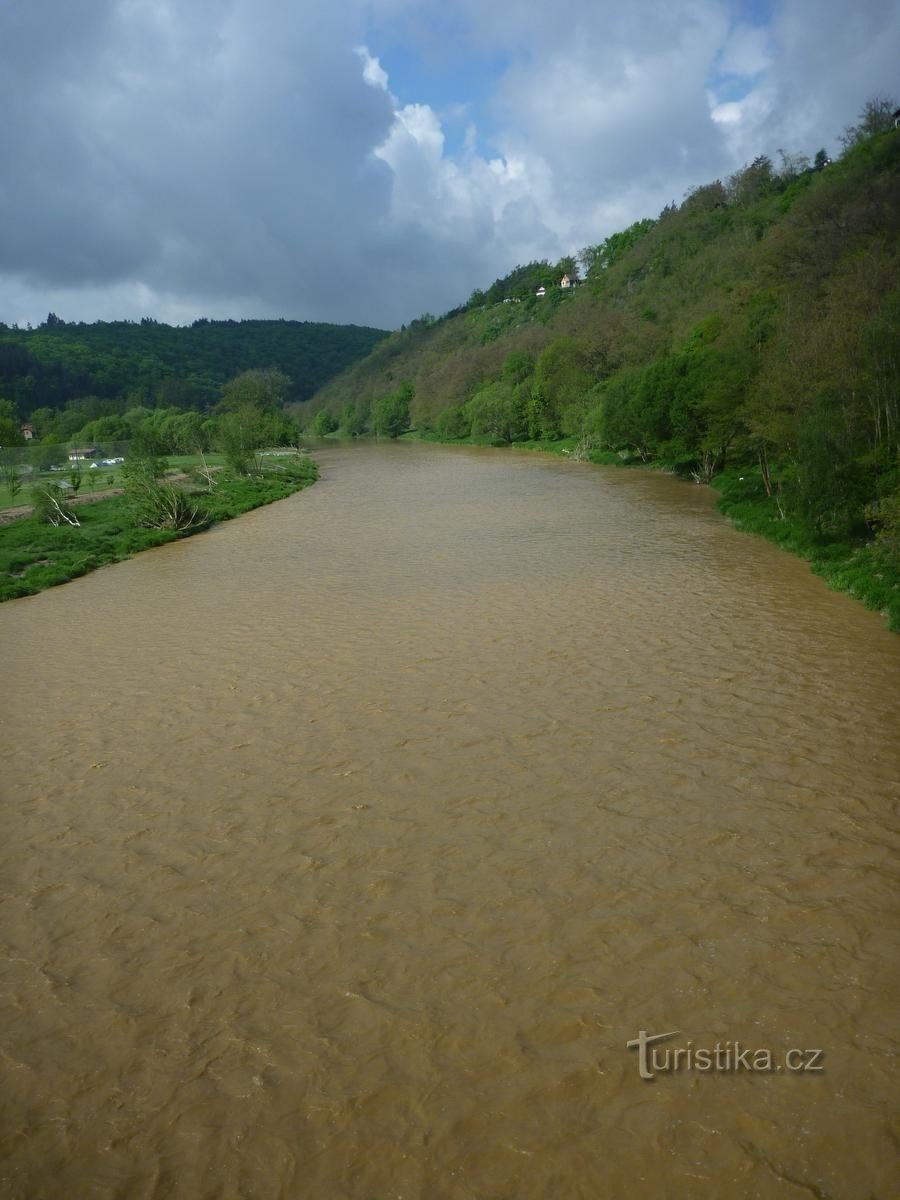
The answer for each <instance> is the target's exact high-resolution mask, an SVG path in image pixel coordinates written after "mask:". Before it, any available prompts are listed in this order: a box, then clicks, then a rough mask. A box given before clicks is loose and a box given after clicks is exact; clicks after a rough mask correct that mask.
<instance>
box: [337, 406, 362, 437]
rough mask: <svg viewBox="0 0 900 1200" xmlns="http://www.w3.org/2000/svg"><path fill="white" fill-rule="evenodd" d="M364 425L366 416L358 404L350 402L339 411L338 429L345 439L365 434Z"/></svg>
mask: <svg viewBox="0 0 900 1200" xmlns="http://www.w3.org/2000/svg"><path fill="white" fill-rule="evenodd" d="M366 424H367V422H366V415H365V413H364V412H363V410H362V408H361V407H360V406H359V405H358V404H354V403H353V401H350V403H348V404H345V405H344V407H343V408H342V409H341V424H340V428H341V429H342V430H343V431H344V433H346V435H347V437H359V435H360V434H361V433H365V432H366Z"/></svg>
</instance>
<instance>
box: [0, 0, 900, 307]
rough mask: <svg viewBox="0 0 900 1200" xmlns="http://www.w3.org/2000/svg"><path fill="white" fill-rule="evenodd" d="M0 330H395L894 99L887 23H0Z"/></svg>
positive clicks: (800, 13) (588, 0) (700, 9)
mask: <svg viewBox="0 0 900 1200" xmlns="http://www.w3.org/2000/svg"><path fill="white" fill-rule="evenodd" d="M0 56H2V67H3V69H2V71H0V102H2V104H3V111H4V114H5V119H4V122H3V123H2V126H0V154H2V161H3V163H4V171H3V174H2V177H0V319H2V320H6V321H14V320H20V321H21V320H26V319H27V320H32V321H36V320H39V319H41V318H42V317H43V316H44V315H45V314H46V312H47V311H48V310H49V309H53V310H54V311H56V312H58V313H59V314H60V315H61V316H64V317H67V318H68V319H78V318H79V317H83V318H85V319H92V318H94V317H98V316H102V317H105V318H112V317H115V316H127V317H138V316H141V315H144V314H149V315H154V316H158V317H160V318H162V319H169V320H189V319H191V318H193V317H194V316H197V315H201V314H206V315H210V316H241V315H259V316H266V315H273V316H275V315H285V316H291V317H299V318H303V319H312V320H315V319H321V320H335V321H351V320H352V321H359V322H365V323H369V324H377V325H396V324H399V323H400V322H401V321H408V320H409V319H411V317H413V316H415V315H417V314H418V313H421V312H423V311H426V310H427V311H432V312H440V311H443V310H445V309H446V308H449V307H451V306H453V305H455V304H457V303H459V302H461V301H462V300H464V299H465V297H466V296H467V295H468V294H469V292H470V291H471V290H472V289H473V288H474V287H476V286H483V285H486V284H488V283H490V281H491V280H492V279H493V278H494V277H495V276H496V275H498V274H502V273H505V272H506V271H507V270H509V269H510V268H511V267H512V266H514V265H515V264H516V263H517V262H521V261H526V260H527V259H529V258H532V257H544V256H547V257H551V258H555V257H558V256H559V255H561V254H563V253H567V252H570V251H572V250H575V249H578V248H579V247H580V246H582V245H584V244H586V243H590V242H596V241H599V240H601V239H602V238H603V237H604V236H606V235H607V234H608V233H610V232H612V231H613V230H615V229H618V228H622V227H623V226H625V225H627V224H629V223H630V222H631V221H633V220H636V219H638V218H639V217H642V216H647V215H651V216H652V215H655V214H656V213H657V212H658V211H659V210H660V208H661V207H662V206H663V205H664V204H665V203H667V202H668V201H670V200H673V199H675V200H677V199H680V197H681V196H682V195H683V194H684V192H685V190H686V189H687V188H688V187H690V186H692V185H696V184H699V183H703V182H706V181H708V180H710V179H713V178H715V177H717V176H719V175H724V174H728V173H730V172H731V171H733V170H735V169H736V168H737V167H739V166H740V165H741V164H742V163H743V162H744V161H747V160H749V159H750V158H753V157H755V156H756V155H757V154H759V153H761V152H767V153H770V154H773V155H774V154H775V152H776V150H777V149H778V148H779V147H784V148H785V149H787V150H789V151H795V150H804V151H806V152H807V153H812V152H814V151H815V150H816V149H818V147H819V146H820V145H826V146H827V147H828V148H829V149H834V148H835V145H836V135H837V133H838V132H839V130H840V129H841V128H842V127H843V126H845V125H846V124H848V123H849V122H850V121H852V120H853V119H854V117H855V115H856V113H857V111H858V110H859V108H860V107H861V105H862V103H863V102H864V101H865V99H866V98H867V97H868V96H869V95H871V94H873V93H875V92H878V91H889V90H890V88H891V87H892V86H893V83H894V79H893V75H894V69H895V64H896V62H897V61H898V60H900V14H898V12H897V10H896V6H895V5H893V4H891V3H885V2H882V0H861V2H860V3H857V4H856V5H852V6H850V5H846V4H844V3H843V2H842V0H841V2H840V3H839V2H838V0H815V3H814V2H813V0H781V2H780V3H776V4H775V5H774V10H773V15H772V18H771V20H769V21H767V22H766V23H765V24H763V23H761V22H760V21H759V20H758V19H756V18H754V16H753V13H752V12H750V11H749V10H747V11H746V12H744V13H741V12H740V11H738V12H735V9H734V6H733V5H732V3H731V2H730V0H635V2H634V3H632V4H629V5H622V4H617V5H613V4H609V3H607V4H602V3H599V4H598V3H597V2H596V0H557V3H555V4H554V5H552V6H551V5H548V4H547V3H546V0H516V3H515V4H513V3H512V0H495V3H493V4H490V5H486V4H483V3H482V2H481V0H458V2H457V3H455V4H454V5H453V6H449V7H448V6H441V5H438V3H437V0H346V2H345V3H344V4H342V5H340V6H338V5H334V4H327V3H325V2H324V0H306V3H304V4H302V5H298V4H296V3H295V2H294V0H266V2H265V3H264V4H263V5H261V6H260V5H258V4H251V3H250V0H194V2H193V3H191V4H190V5H184V4H176V3H175V2H174V0H84V2H83V3H82V4H79V5H77V6H73V5H71V4H68V3H65V2H64V0H30V3H29V4H28V5H7V6H4V7H3V8H2V9H0Z"/></svg>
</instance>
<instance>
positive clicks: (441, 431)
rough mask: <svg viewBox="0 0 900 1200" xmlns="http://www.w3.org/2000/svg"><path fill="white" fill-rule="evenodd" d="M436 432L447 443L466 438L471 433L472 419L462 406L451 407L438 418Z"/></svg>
mask: <svg viewBox="0 0 900 1200" xmlns="http://www.w3.org/2000/svg"><path fill="white" fill-rule="evenodd" d="M437 432H438V435H439V436H440V437H441V438H446V439H447V440H448V441H453V440H455V439H456V438H464V437H468V436H469V434H470V433H471V432H472V418H471V416H470V415H469V413H468V412H467V410H466V409H465V408H464V407H463V406H462V405H459V404H454V405H451V407H450V408H445V409H444V411H443V412H442V413H441V415H440V416H439V417H438V420H437Z"/></svg>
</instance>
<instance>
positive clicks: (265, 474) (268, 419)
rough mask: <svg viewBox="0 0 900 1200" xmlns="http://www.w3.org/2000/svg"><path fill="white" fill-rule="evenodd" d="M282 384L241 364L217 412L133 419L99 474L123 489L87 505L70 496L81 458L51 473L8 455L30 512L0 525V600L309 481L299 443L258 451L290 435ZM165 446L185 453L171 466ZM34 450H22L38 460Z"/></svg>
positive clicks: (7, 464) (12, 478)
mask: <svg viewBox="0 0 900 1200" xmlns="http://www.w3.org/2000/svg"><path fill="white" fill-rule="evenodd" d="M283 387H284V382H283V380H282V379H281V378H280V377H279V374H278V373H277V372H245V373H244V374H243V375H241V376H238V377H237V378H236V379H235V380H232V381H231V382H230V383H228V384H227V385H226V387H225V388H224V390H223V398H222V401H221V403H220V405H219V408H218V411H217V412H215V413H214V414H211V415H208V416H206V417H202V416H201V415H200V414H199V413H189V414H181V415H180V417H179V418H177V419H176V418H171V417H165V418H164V419H163V420H162V421H160V422H159V423H158V425H154V423H153V421H152V420H150V421H149V422H147V425H148V427H147V428H142V427H140V426H139V427H138V429H137V431H136V434H135V437H134V438H133V439H132V440H131V442H130V443H129V445H128V447H127V457H126V459H125V461H124V463H123V464H122V465H121V466H120V467H119V468H118V470H117V475H116V479H115V480H110V479H109V477H108V475H107V477H106V479H105V480H104V482H105V483H106V484H107V485H109V483H110V482H116V483H118V484H120V486H121V492H120V494H118V495H114V496H107V497H105V498H98V499H97V500H96V501H95V502H93V503H90V504H81V503H76V501H75V498H76V497H77V493H78V492H79V491H80V489H81V486H82V484H83V483H84V479H85V476H86V475H87V474H88V472H86V471H85V470H84V469H83V467H82V466H81V465H80V464H78V463H75V464H72V465H71V466H70V467H69V469H68V470H67V471H66V472H64V473H63V474H62V475H61V476H60V475H57V476H56V477H54V476H53V475H51V474H50V473H49V471H41V470H39V469H36V468H35V466H34V463H33V462H32V463H27V462H26V463H24V464H23V463H21V462H19V461H16V460H15V459H13V458H12V457H11V456H10V455H9V454H7V455H6V456H5V461H4V463H3V471H4V475H5V476H6V487H7V491H8V493H9V494H11V495H12V494H13V493H15V494H14V495H12V498H13V499H14V500H16V501H17V502H21V500H22V499H23V498H24V499H25V500H27V501H28V502H29V503H30V504H31V505H32V513H31V515H30V516H29V517H26V518H24V519H21V520H17V521H13V522H12V523H11V524H9V525H7V526H6V527H5V528H3V529H0V600H8V599H11V598H13V597H15V596H24V595H28V594H30V593H34V592H39V591H42V590H43V589H44V588H47V587H51V586H53V585H54V584H58V583H63V582H65V581H66V580H69V579H73V578H75V577H76V576H78V575H84V574H86V573H87V572H88V571H91V570H94V569H95V568H96V567H100V566H104V565H105V564H107V563H113V562H118V561H120V560H121V559H124V558H129V557H131V556H132V555H133V554H136V553H137V552H138V551H140V550H145V549H148V548H149V547H151V546H159V545H161V544H163V543H164V542H169V541H172V540H174V539H176V538H181V537H186V536H188V535H190V534H192V533H197V532H199V531H200V530H202V529H205V528H207V527H208V526H209V525H211V524H212V523H213V522H216V521H223V520H227V519H228V518H230V517H235V516H237V515H238V514H240V513H244V512H247V511H249V510H250V509H252V508H257V507H259V506H260V505H262V504H269V503H271V502H272V501H273V500H280V499H283V498H284V497H286V496H289V495H291V494H292V493H293V492H296V491H298V490H299V489H301V488H304V487H307V486H308V485H309V484H311V483H313V482H314V481H315V479H316V478H317V475H318V471H317V467H316V464H315V463H314V462H313V461H312V460H311V459H309V458H308V457H306V456H305V455H304V454H303V453H302V452H301V450H300V449H299V446H297V445H296V444H295V445H294V446H293V448H292V449H288V450H287V451H286V452H285V453H282V454H279V455H278V456H277V457H276V456H274V455H269V454H265V453H264V452H263V448H264V447H266V446H275V445H285V444H287V443H291V442H293V443H296V441H297V435H298V430H297V426H296V424H295V423H294V422H293V421H292V420H291V419H290V418H289V417H287V416H286V415H285V414H284V413H283V412H282V411H280V408H279V403H280V397H281V394H282V392H283ZM165 431H168V432H167V433H166V432H165ZM51 445H53V444H52V443H51ZM167 448H170V449H175V450H181V451H183V452H185V453H183V455H182V457H181V459H180V462H179V468H180V469H179V470H177V471H176V472H175V473H173V472H170V471H169V470H168V464H167V462H166V460H165V459H164V458H163V457H161V453H164V452H165V451H166V449H167ZM40 450H41V447H40V446H37V447H29V448H27V449H26V450H25V451H22V454H23V455H28V456H30V457H31V458H32V459H35V457H39V453H40ZM211 451H215V452H216V453H210V452H211ZM23 465H24V466H26V467H30V468H31V470H30V473H29V474H28V475H23V474H22V467H23ZM24 478H27V479H29V481H30V485H29V486H23V485H22V480H23V479H24ZM58 479H61V480H62V482H57V480H58Z"/></svg>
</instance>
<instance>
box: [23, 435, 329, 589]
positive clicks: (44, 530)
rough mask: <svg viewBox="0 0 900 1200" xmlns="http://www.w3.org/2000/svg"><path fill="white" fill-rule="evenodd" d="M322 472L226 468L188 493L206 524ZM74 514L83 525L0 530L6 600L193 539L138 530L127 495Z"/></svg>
mask: <svg viewBox="0 0 900 1200" xmlns="http://www.w3.org/2000/svg"><path fill="white" fill-rule="evenodd" d="M207 461H209V460H208V459H207ZM169 462H170V466H172V467H176V466H177V467H180V468H182V469H183V468H184V467H189V466H191V465H192V464H191V463H190V462H189V461H185V460H182V461H175V460H171V459H170V460H169ZM317 477H318V468H317V466H316V464H315V463H314V462H313V461H312V460H311V459H309V458H302V459H299V460H297V459H294V460H287V459H285V460H284V461H283V462H280V463H277V464H276V463H273V465H272V468H271V469H269V470H266V471H265V472H264V474H263V475H261V476H258V477H235V476H233V475H231V474H229V473H227V472H225V471H223V472H222V473H221V475H220V476H219V477H218V479H217V482H216V487H215V489H214V490H213V491H212V492H211V493H208V492H206V491H201V490H196V491H195V490H194V489H193V488H190V489H187V490H191V491H192V492H193V496H194V499H196V500H197V502H198V503H199V504H201V505H202V507H203V509H204V513H205V518H206V523H207V524H210V523H213V522H215V521H227V520H229V519H230V518H231V517H236V516H239V515H240V514H241V513H244V512H249V511H250V509H252V508H259V507H260V506H261V505H263V504H271V503H272V501H274V500H282V499H284V497H285V496H290V495H291V494H292V493H293V492H296V491H299V490H300V489H301V488H305V487H308V486H309V485H310V484H311V483H314V482H315V480H316V479H317ZM75 511H76V512H77V516H78V519H79V521H80V522H81V524H80V525H79V526H77V527H72V526H69V525H62V526H53V525H44V524H40V523H39V522H38V521H36V520H35V519H34V518H33V517H25V518H23V519H22V520H17V521H13V522H11V523H10V524H8V525H6V526H4V527H3V528H0V600H11V599H13V598H14V597H16V596H28V595H32V594H33V593H35V592H40V591H43V590H44V589H45V588H48V587H53V586H54V585H56V584H58V583H65V582H66V581H67V580H69V579H75V578H76V577H77V576H79V575H85V574H87V572H88V571H93V570H95V569H96V568H97V567H102V566H106V565H107V564H108V563H114V562H120V561H121V560H122V559H125V558H131V557H132V555H134V554H137V553H138V552H139V551H141V550H147V549H149V548H150V547H152V546H160V545H162V544H163V543H164V542H171V541H174V540H175V539H176V538H179V537H184V536H188V535H185V534H183V533H180V532H175V531H171V530H158V529H143V528H139V527H138V526H136V525H135V522H134V517H133V515H132V511H131V506H130V504H129V501H128V499H127V498H126V497H125V496H122V495H120V496H110V497H108V498H106V499H102V500H97V501H96V502H95V503H94V504H84V505H79V506H78V508H77V509H76V510H75Z"/></svg>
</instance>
